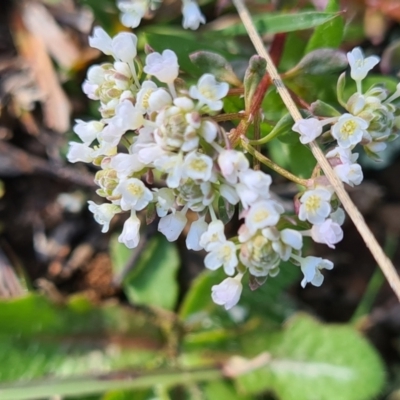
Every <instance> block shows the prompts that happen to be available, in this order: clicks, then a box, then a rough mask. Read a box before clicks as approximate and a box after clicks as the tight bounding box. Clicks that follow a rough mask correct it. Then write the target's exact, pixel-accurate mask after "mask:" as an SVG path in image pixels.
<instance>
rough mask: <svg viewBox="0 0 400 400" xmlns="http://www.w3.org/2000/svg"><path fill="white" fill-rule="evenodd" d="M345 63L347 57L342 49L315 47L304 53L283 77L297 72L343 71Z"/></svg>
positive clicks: (326, 72) (328, 72)
mask: <svg viewBox="0 0 400 400" xmlns="http://www.w3.org/2000/svg"><path fill="white" fill-rule="evenodd" d="M347 65H348V62H347V57H346V55H345V54H344V53H343V52H342V51H339V50H334V49H317V50H313V51H312V52H310V53H308V54H306V55H305V56H304V57H303V58H302V59H301V60H300V62H299V63H298V64H297V65H296V66H295V67H294V68H292V69H291V70H290V71H288V72H287V73H286V74H285V77H286V78H288V77H290V78H292V77H295V76H297V75H299V74H310V75H324V74H330V73H333V72H338V71H343V70H344V69H345V68H346V67H347Z"/></svg>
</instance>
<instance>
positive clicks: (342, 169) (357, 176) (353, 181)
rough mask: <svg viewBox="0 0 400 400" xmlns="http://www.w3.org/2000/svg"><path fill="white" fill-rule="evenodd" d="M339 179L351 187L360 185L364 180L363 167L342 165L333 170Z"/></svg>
mask: <svg viewBox="0 0 400 400" xmlns="http://www.w3.org/2000/svg"><path fill="white" fill-rule="evenodd" d="M333 169H334V170H335V172H336V174H337V176H338V177H339V179H340V180H341V181H342V182H344V183H347V184H348V185H350V186H354V185H359V184H360V183H361V182H362V180H363V179H364V175H363V172H362V168H361V165H359V164H341V165H337V166H336V167H334V168H333Z"/></svg>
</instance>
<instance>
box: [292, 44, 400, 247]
mask: <svg viewBox="0 0 400 400" xmlns="http://www.w3.org/2000/svg"><path fill="white" fill-rule="evenodd" d="M347 58H348V61H349V64H350V68H351V71H350V74H351V77H352V79H354V80H355V81H356V84H357V92H356V93H354V94H353V95H352V96H351V97H350V98H349V100H348V101H347V103H346V104H343V105H344V106H345V108H346V111H348V112H346V113H344V114H342V115H341V116H339V117H331V118H326V119H323V120H319V119H317V118H309V119H302V120H299V121H297V122H296V123H295V124H294V126H293V128H292V129H293V131H295V132H298V133H299V134H300V141H301V142H302V143H304V144H306V143H310V142H311V141H313V140H315V139H316V138H317V137H319V136H320V135H321V134H322V132H323V128H324V126H326V125H332V126H331V128H330V133H331V136H332V138H333V139H335V140H336V141H337V147H335V148H334V149H333V150H330V151H328V152H327V154H326V157H327V158H328V160H329V162H330V163H331V165H332V167H333V169H334V171H335V172H336V174H337V175H338V177H339V179H340V180H341V181H342V182H344V183H347V184H348V185H350V186H354V185H359V184H360V183H361V182H362V180H363V172H362V169H361V166H360V165H359V164H357V162H356V161H357V159H358V153H352V150H353V149H354V148H355V146H357V145H361V146H363V147H364V149H365V151H366V152H367V154H369V155H372V156H377V154H376V153H377V152H380V151H382V150H384V149H385V147H386V142H387V141H388V140H391V139H393V138H395V137H396V135H395V134H394V133H393V129H394V127H395V123H396V119H398V117H396V111H397V109H396V107H395V106H394V105H393V104H392V103H391V102H392V101H393V100H395V99H396V98H397V97H399V96H400V84H399V85H398V87H397V90H396V92H395V93H394V94H393V95H392V96H390V97H389V98H388V95H387V93H386V91H385V90H384V89H383V88H381V87H372V88H371V89H369V90H368V91H367V92H366V93H365V94H362V86H361V83H362V81H363V80H364V79H365V78H366V76H367V74H368V72H369V71H370V70H371V69H372V68H373V67H374V66H375V65H376V64H377V63H378V62H379V57H376V56H370V57H367V58H364V55H363V53H362V51H361V50H360V49H359V48H355V49H354V50H353V51H351V52H349V53H348V54H347ZM332 196H333V192H332V191H331V190H330V188H329V187H317V188H313V189H311V190H307V191H306V192H305V193H304V194H303V195H302V196H301V198H300V203H301V205H300V208H299V219H300V220H302V221H306V220H307V221H309V222H311V223H312V224H314V225H313V227H312V229H311V232H310V233H311V236H312V238H313V239H314V241H316V242H318V243H325V244H327V245H328V246H330V247H332V248H333V247H334V245H335V244H336V243H338V242H339V241H340V240H341V239H342V237H343V232H342V229H341V228H340V225H341V223H342V222H343V219H344V214H343V212H342V211H341V210H340V209H337V210H336V211H335V210H333V209H332V205H331V203H332V200H337V199H336V198H335V196H333V198H332ZM332 211H334V212H333V213H332ZM338 213H339V214H338Z"/></svg>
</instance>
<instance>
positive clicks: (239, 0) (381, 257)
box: [233, 0, 400, 300]
mask: <svg viewBox="0 0 400 400" xmlns="http://www.w3.org/2000/svg"><path fill="white" fill-rule="evenodd" d="M233 3H234V5H235V7H236V9H237V11H238V14H239V16H240V18H241V20H242V22H243V25H244V26H245V28H246V30H247V33H248V35H249V37H250V40H251V41H252V42H253V45H254V47H255V49H256V50H257V53H258V54H259V55H260V56H261V57H264V58H265V60H266V61H267V72H268V73H269V74H270V76H271V79H272V82H273V83H274V84H275V86H276V88H277V90H278V93H279V95H280V96H281V98H282V101H283V102H284V103H285V106H286V107H287V109H288V110H289V112H290V114H291V116H292V117H293V119H294V120H295V121H298V120H299V119H301V118H302V116H301V114H300V112H299V110H298V109H297V107H296V105H295V103H294V101H293V99H292V98H291V96H290V94H289V92H288V90H287V89H286V87H285V85H284V83H283V82H282V80H281V78H280V76H279V74H278V71H277V69H276V67H275V65H274V63H273V62H272V60H271V57H270V56H269V54H268V52H267V50H266V49H265V47H264V44H263V41H262V40H261V38H260V36H259V34H258V33H257V31H256V29H255V27H254V24H253V21H252V19H251V17H250V14H249V11H248V10H247V8H246V6H245V5H244V2H243V0H233ZM310 148H311V151H312V153H313V155H314V157H315V158H316V160H317V161H318V163H319V165H320V166H321V168H322V170H323V171H324V173H325V175H326V176H327V178H328V180H329V182H330V184H331V185H332V186H333V188H334V190H335V192H336V194H337V196H338V197H339V200H340V201H341V202H342V204H343V207H344V209H345V210H346V211H347V213H348V215H349V216H350V218H351V220H352V221H353V223H354V225H355V226H356V228H357V230H358V232H360V235H361V237H362V238H363V239H364V242H365V244H366V245H367V247H368V248H369V249H370V251H371V253H372V255H373V256H374V258H375V260H376V262H377V263H378V265H379V267H380V268H381V270H382V272H383V273H384V275H385V277H386V279H387V280H388V282H389V284H390V286H391V287H392V289H393V291H394V292H395V294H396V296H397V298H398V299H399V300H400V278H399V276H398V274H397V272H396V269H395V268H394V266H393V264H392V262H391V261H390V260H389V258H388V257H387V256H386V255H385V253H384V252H383V250H382V247H381V246H380V245H379V243H378V241H377V240H376V238H375V236H374V235H373V233H372V232H371V230H370V229H369V228H368V226H367V224H366V223H365V220H364V217H363V216H362V215H361V213H360V212H359V211H358V209H357V207H356V206H355V205H354V203H353V202H352V200H351V199H350V197H349V195H348V194H347V192H346V190H345V189H344V186H343V183H342V182H341V181H340V179H339V178H338V177H337V175H336V174H335V172H334V171H333V169H332V167H331V166H330V164H329V162H328V160H327V159H326V157H325V155H324V154H323V152H322V151H321V149H320V148H319V146H318V144H317V143H316V142H311V143H310Z"/></svg>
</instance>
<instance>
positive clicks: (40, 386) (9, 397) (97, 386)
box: [0, 368, 222, 400]
mask: <svg viewBox="0 0 400 400" xmlns="http://www.w3.org/2000/svg"><path fill="white" fill-rule="evenodd" d="M121 374H122V375H123V376H122V377H121V376H118V375H117V374H112V375H110V376H109V377H107V376H106V377H104V376H97V377H96V376H92V377H85V378H70V379H59V380H57V379H48V380H41V381H36V382H35V381H33V382H28V383H25V384H23V383H21V384H16V383H13V384H12V386H11V385H9V386H5V385H2V386H0V399H1V400H34V399H42V398H49V397H51V396H53V395H54V394H57V395H59V396H62V397H64V396H68V397H69V396H71V397H74V396H85V395H94V394H99V393H103V392H106V391H109V390H124V389H126V390H133V389H143V388H150V387H153V386H155V385H162V386H165V387H172V386H175V385H187V384H188V383H191V382H205V381H213V380H217V379H221V377H222V371H221V370H220V369H216V368H213V369H207V370H204V369H203V370H192V371H170V372H168V371H162V372H153V373H151V372H150V373H147V374H141V375H139V376H138V375H136V374H134V373H132V374H129V373H125V372H124V373H121Z"/></svg>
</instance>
